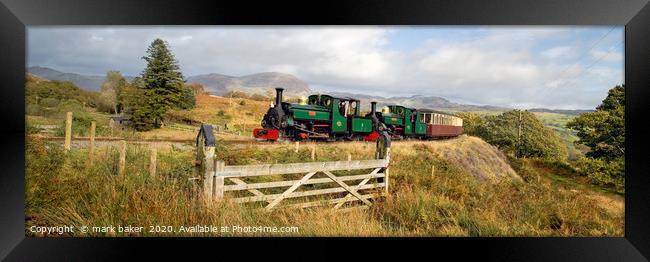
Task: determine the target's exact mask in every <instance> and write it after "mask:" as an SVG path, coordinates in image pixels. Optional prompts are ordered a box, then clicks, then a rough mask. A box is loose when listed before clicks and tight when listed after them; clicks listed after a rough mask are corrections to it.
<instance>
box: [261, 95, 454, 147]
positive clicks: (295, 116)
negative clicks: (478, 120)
mask: <svg viewBox="0 0 650 262" xmlns="http://www.w3.org/2000/svg"><path fill="white" fill-rule="evenodd" d="M283 90H284V89H283V88H276V97H275V103H274V104H272V105H271V107H270V108H269V110H268V111H267V112H266V114H265V115H264V118H263V119H262V123H261V124H262V128H255V129H253V136H254V137H255V138H258V139H264V140H279V139H286V140H295V141H298V140H324V141H336V140H369V141H375V140H377V138H378V137H379V134H381V133H384V131H386V133H387V134H388V135H390V136H391V138H392V139H407V138H416V139H440V138H450V137H456V136H459V135H460V134H462V133H463V121H462V119H461V118H458V117H456V116H453V115H450V114H447V113H443V112H439V111H434V110H428V109H413V108H406V107H404V106H400V105H389V106H387V107H385V108H383V110H382V111H380V112H378V111H377V103H376V102H374V101H373V102H371V110H370V112H369V113H367V114H365V115H362V114H361V103H360V100H358V99H354V98H349V97H334V96H330V95H324V94H315V95H310V96H309V97H308V98H307V101H306V103H287V102H283V101H282V92H283Z"/></svg>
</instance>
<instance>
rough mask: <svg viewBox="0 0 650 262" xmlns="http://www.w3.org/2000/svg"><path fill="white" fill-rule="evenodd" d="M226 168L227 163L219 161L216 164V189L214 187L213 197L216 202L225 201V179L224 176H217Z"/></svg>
mask: <svg viewBox="0 0 650 262" xmlns="http://www.w3.org/2000/svg"><path fill="white" fill-rule="evenodd" d="M225 166H226V163H224V162H223V161H217V162H216V164H215V169H214V174H215V176H214V187H213V190H214V191H213V192H214V193H213V196H214V200H215V201H221V200H222V199H223V189H224V188H223V182H224V177H223V176H217V175H216V174H217V173H219V172H221V171H223V170H224V167H225Z"/></svg>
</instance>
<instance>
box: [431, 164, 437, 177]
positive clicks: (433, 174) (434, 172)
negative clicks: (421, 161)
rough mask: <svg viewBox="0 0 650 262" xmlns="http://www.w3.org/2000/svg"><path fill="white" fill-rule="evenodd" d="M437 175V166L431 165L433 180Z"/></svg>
mask: <svg viewBox="0 0 650 262" xmlns="http://www.w3.org/2000/svg"><path fill="white" fill-rule="evenodd" d="M435 175H436V166H434V165H431V178H432V179H433V177H434V176H435Z"/></svg>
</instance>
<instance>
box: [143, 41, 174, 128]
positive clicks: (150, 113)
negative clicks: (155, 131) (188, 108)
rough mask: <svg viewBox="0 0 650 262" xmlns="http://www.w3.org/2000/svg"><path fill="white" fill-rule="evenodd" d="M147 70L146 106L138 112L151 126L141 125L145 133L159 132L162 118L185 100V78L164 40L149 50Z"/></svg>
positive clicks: (144, 81)
mask: <svg viewBox="0 0 650 262" xmlns="http://www.w3.org/2000/svg"><path fill="white" fill-rule="evenodd" d="M142 59H144V60H145V61H147V67H146V68H145V69H144V71H143V72H142V82H143V85H142V88H143V89H144V95H145V96H146V100H147V103H146V106H145V107H143V108H138V109H136V111H140V112H136V113H137V114H138V116H139V118H141V119H148V121H146V122H148V123H151V126H150V125H147V124H145V125H140V129H141V130H148V129H152V128H159V127H160V126H161V124H162V117H163V115H164V114H165V112H167V110H169V109H170V108H172V107H176V106H178V105H179V104H181V101H182V98H183V96H184V92H183V88H184V87H183V85H184V79H183V74H182V73H181V71H180V67H179V65H178V61H176V58H175V57H174V55H173V54H172V53H171V51H170V50H169V48H168V47H167V43H166V42H165V41H163V40H162V39H156V40H154V41H153V42H152V43H151V45H150V46H149V48H148V49H147V55H146V56H143V57H142Z"/></svg>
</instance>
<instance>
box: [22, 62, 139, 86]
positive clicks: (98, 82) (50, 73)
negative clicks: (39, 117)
mask: <svg viewBox="0 0 650 262" xmlns="http://www.w3.org/2000/svg"><path fill="white" fill-rule="evenodd" d="M27 72H28V73H31V74H33V75H36V76H39V77H41V78H45V79H49V80H58V81H70V82H72V83H73V84H75V85H76V86H78V87H81V88H83V89H86V90H90V91H99V90H100V89H101V86H102V84H103V83H104V81H105V80H106V76H105V75H83V74H77V73H66V72H61V71H58V70H55V69H52V68H48V67H41V66H32V67H29V68H27ZM124 78H125V79H127V80H129V81H131V80H132V79H133V77H132V76H124Z"/></svg>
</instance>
